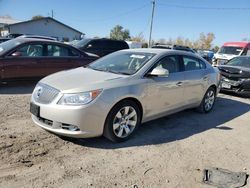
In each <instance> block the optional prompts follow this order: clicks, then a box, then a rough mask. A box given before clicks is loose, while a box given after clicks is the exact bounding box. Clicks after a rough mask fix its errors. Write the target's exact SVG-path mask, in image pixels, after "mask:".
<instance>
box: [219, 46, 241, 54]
mask: <svg viewBox="0 0 250 188" xmlns="http://www.w3.org/2000/svg"><path fill="white" fill-rule="evenodd" d="M242 50H243V48H242V47H236V46H222V47H221V48H220V50H219V52H218V53H219V54H230V55H240V53H241V51H242Z"/></svg>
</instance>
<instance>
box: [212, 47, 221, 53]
mask: <svg viewBox="0 0 250 188" xmlns="http://www.w3.org/2000/svg"><path fill="white" fill-rule="evenodd" d="M219 49H220V47H219V46H215V47H214V48H213V49H212V50H213V51H214V52H218V50H219Z"/></svg>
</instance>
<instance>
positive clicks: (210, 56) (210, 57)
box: [197, 50, 214, 64]
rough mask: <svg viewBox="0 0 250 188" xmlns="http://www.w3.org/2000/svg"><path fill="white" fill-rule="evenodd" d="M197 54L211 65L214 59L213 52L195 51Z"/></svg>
mask: <svg viewBox="0 0 250 188" xmlns="http://www.w3.org/2000/svg"><path fill="white" fill-rule="evenodd" d="M197 53H198V54H199V55H200V56H201V57H203V58H204V59H205V60H207V61H208V62H209V63H211V64H212V60H213V57H214V52H213V51H211V50H197Z"/></svg>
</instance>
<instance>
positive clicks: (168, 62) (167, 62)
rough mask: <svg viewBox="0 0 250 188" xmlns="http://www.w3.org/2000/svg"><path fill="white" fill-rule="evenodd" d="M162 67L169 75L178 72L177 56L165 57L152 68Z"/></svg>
mask: <svg viewBox="0 0 250 188" xmlns="http://www.w3.org/2000/svg"><path fill="white" fill-rule="evenodd" d="M155 67H162V68H164V69H167V70H168V71H169V73H174V72H180V70H181V69H180V62H179V57H178V56H166V57H164V58H162V59H161V60H160V61H159V62H158V63H157V64H156V65H155V66H154V67H153V68H155Z"/></svg>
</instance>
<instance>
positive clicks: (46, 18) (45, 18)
mask: <svg viewBox="0 0 250 188" xmlns="http://www.w3.org/2000/svg"><path fill="white" fill-rule="evenodd" d="M40 20H52V21H54V22H56V23H58V24H61V25H63V26H64V27H67V28H69V29H71V30H73V31H75V32H77V33H80V34H84V33H82V32H81V31H78V30H76V29H74V28H73V27H70V26H68V25H66V24H64V23H62V22H59V21H58V20H56V19H54V18H51V17H43V18H38V19H35V20H28V21H24V22H18V23H14V24H10V25H9V26H13V25H20V24H25V23H31V22H37V21H40Z"/></svg>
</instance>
